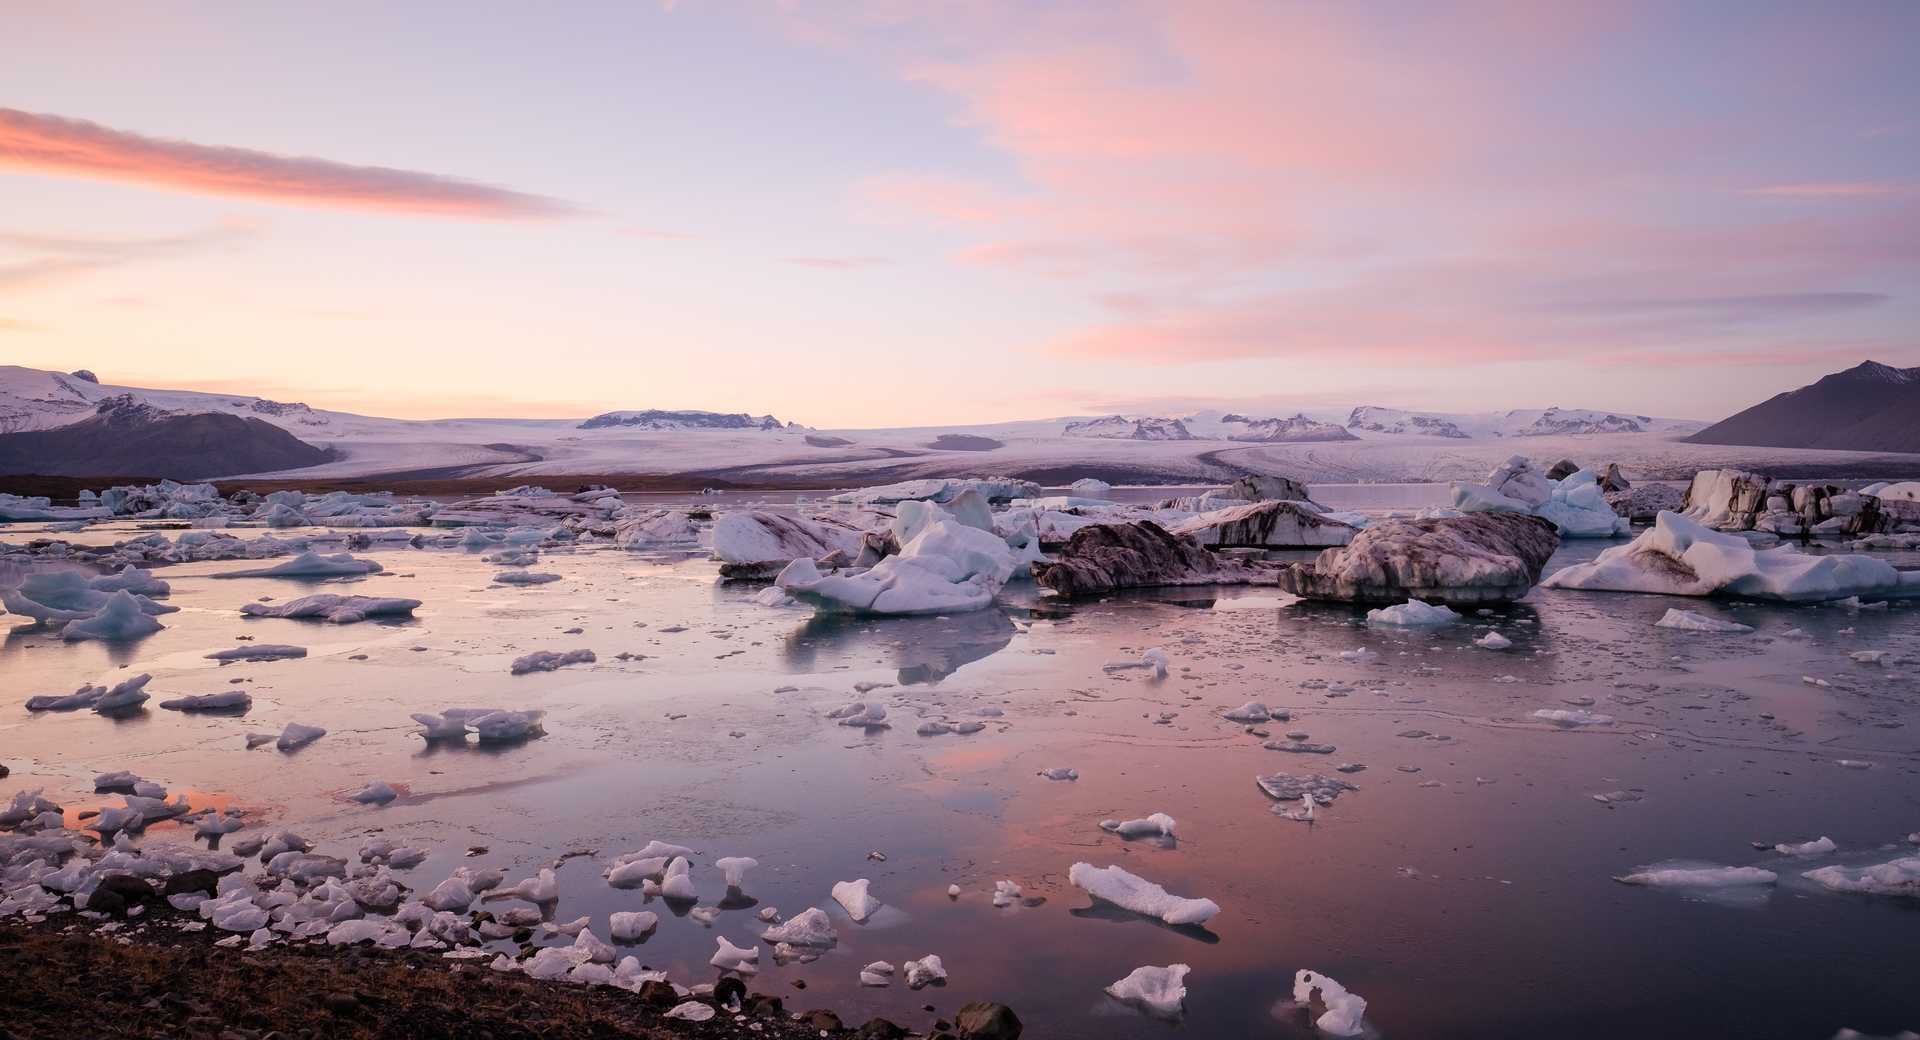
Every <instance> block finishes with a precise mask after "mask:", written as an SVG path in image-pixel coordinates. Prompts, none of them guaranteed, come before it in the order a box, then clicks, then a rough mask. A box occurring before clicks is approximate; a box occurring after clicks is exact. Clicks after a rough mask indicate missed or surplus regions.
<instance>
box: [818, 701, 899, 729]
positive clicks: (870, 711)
mask: <svg viewBox="0 0 1920 1040" xmlns="http://www.w3.org/2000/svg"><path fill="white" fill-rule="evenodd" d="M827 718H830V719H838V720H840V724H841V725H842V726H860V727H863V728H866V729H881V728H883V727H885V726H886V725H887V706H886V705H884V704H881V703H880V702H879V701H854V702H853V703H852V704H849V705H847V706H846V707H844V708H835V709H834V710H832V711H830V712H827Z"/></svg>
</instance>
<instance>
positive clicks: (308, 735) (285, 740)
mask: <svg viewBox="0 0 1920 1040" xmlns="http://www.w3.org/2000/svg"><path fill="white" fill-rule="evenodd" d="M326 735H327V731H326V730H324V729H321V728H320V727H319V726H303V725H301V724H300V723H298V722H289V723H287V728H286V729H283V730H281V731H280V736H279V738H278V739H277V740H275V741H274V746H275V747H277V748H279V749H280V750H282V751H292V750H293V749H294V748H299V747H305V746H307V745H308V744H311V743H313V742H314V741H316V740H319V739H320V738H321V737H324V736H326Z"/></svg>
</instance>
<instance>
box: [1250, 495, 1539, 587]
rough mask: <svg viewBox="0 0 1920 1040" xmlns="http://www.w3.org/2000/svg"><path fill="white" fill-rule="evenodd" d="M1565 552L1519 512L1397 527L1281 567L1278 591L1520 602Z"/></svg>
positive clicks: (1377, 528)
mask: <svg viewBox="0 0 1920 1040" xmlns="http://www.w3.org/2000/svg"><path fill="white" fill-rule="evenodd" d="M1559 546H1560V537H1559V535H1557V534H1556V533H1554V529H1553V526H1552V524H1550V523H1549V522H1547V521H1546V520H1543V519H1541V518H1539V517H1535V516H1523V515H1520V514H1518V513H1513V512H1487V513H1469V514H1467V515H1465V516H1458V517H1446V518H1441V519H1433V520H1391V521H1387V522H1384V523H1380V524H1375V525H1374V526H1372V527H1369V528H1367V529H1366V530H1364V531H1362V532H1360V534H1359V535H1358V536H1356V537H1355V538H1354V540H1353V544H1351V545H1348V546H1345V547H1344V548H1338V549H1328V550H1326V551H1324V552H1322V553H1321V554H1320V555H1319V556H1318V557H1317V558H1315V559H1314V561H1313V562H1312V563H1296V564H1292V565H1289V566H1287V567H1285V568H1282V569H1281V570H1280V573H1279V583H1280V587H1281V588H1283V589H1285V590H1287V591H1288V592H1291V593H1293V594H1294V595H1297V596H1305V597H1307V598H1308V599H1331V600H1342V601H1345V602H1351V603H1380V604H1392V603H1400V602H1403V601H1406V600H1412V599H1418V600H1425V601H1427V602H1429V603H1444V604H1482V603H1504V602H1510V601H1512V600H1516V599H1519V598H1520V597H1521V596H1524V595H1526V594H1527V591H1528V590H1529V589H1531V588H1533V585H1534V583H1535V582H1537V581H1539V580H1540V570H1541V568H1542V567H1545V566H1546V563H1547V558H1548V557H1550V556H1552V555H1553V552H1554V550H1555V549H1557V548H1559Z"/></svg>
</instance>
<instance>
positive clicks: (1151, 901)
mask: <svg viewBox="0 0 1920 1040" xmlns="http://www.w3.org/2000/svg"><path fill="white" fill-rule="evenodd" d="M1067 880H1068V881H1070V882H1072V883H1073V884H1074V885H1075V886H1077V887H1079V888H1082V889H1085V890H1086V891H1087V893H1088V894H1089V895H1092V896H1094V897H1096V898H1098V899H1103V900H1106V901H1107V902H1109V903H1112V904H1114V905H1115V906H1119V907H1122V908H1124V909H1127V910H1131V911H1133V912H1134V913H1137V914H1144V915H1146V916H1148V917H1157V918H1159V919H1160V920H1162V921H1165V922H1166V923H1168V924H1173V925H1183V924H1191V925H1203V924H1206V923H1207V922H1208V921H1210V920H1212V919H1213V916H1214V915H1215V914H1217V913H1219V912H1220V906H1219V904H1218V903H1215V902H1214V901H1213V900H1211V899H1187V898H1183V897H1181V896H1176V895H1172V894H1170V893H1168V892H1167V890H1166V889H1164V888H1161V887H1160V886H1159V885H1156V884H1154V883H1153V882H1151V881H1148V880H1147V879H1145V878H1143V877H1139V876H1138V875H1135V874H1130V873H1128V872H1127V871H1125V870H1122V869H1121V868H1119V867H1095V866H1093V865H1092V864H1088V863H1075V864H1074V865H1073V866H1072V868H1071V869H1069V870H1068V871H1067Z"/></svg>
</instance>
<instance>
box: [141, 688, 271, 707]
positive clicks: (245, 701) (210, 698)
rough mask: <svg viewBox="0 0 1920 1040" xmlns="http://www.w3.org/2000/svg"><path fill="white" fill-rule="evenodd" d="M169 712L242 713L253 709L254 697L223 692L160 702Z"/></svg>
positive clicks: (245, 693)
mask: <svg viewBox="0 0 1920 1040" xmlns="http://www.w3.org/2000/svg"><path fill="white" fill-rule="evenodd" d="M160 706H161V707H162V708H165V709H167V710H168V711H188V712H192V711H231V712H242V711H246V710H247V709H248V708H251V707H253V695H252V694H250V693H248V692H246V691H245V690H222V691H221V692H219V693H197V694H194V695H193V696H191V697H175V698H173V699H172V700H165V701H161V702H160Z"/></svg>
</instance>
